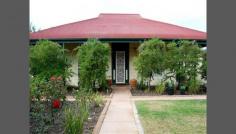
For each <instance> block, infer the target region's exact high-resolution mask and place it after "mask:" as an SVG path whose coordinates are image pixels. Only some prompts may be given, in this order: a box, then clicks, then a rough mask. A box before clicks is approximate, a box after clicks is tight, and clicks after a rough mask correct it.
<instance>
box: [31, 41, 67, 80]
mask: <svg viewBox="0 0 236 134" xmlns="http://www.w3.org/2000/svg"><path fill="white" fill-rule="evenodd" d="M64 53H65V50H64V49H63V48H62V47H61V46H60V45H59V44H57V43H55V42H52V41H48V40H40V41H38V42H37V43H36V45H35V46H30V57H29V58H30V59H29V60H30V74H31V75H33V76H36V75H37V77H40V78H41V79H44V80H47V81H48V80H49V78H50V77H51V76H62V77H63V79H65V78H69V77H70V75H71V72H70V70H69V67H70V63H69V61H68V59H67V58H66V56H65V54H64Z"/></svg>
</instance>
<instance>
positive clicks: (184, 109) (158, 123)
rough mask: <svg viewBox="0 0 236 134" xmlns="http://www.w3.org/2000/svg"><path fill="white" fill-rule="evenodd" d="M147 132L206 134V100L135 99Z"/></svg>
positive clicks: (157, 133) (149, 133)
mask: <svg viewBox="0 0 236 134" xmlns="http://www.w3.org/2000/svg"><path fill="white" fill-rule="evenodd" d="M136 107H137V110H138V114H139V118H140V120H141V124H142V126H143V128H144V132H145V133H147V134H206V100H168V101H167V100H166V101H137V102H136Z"/></svg>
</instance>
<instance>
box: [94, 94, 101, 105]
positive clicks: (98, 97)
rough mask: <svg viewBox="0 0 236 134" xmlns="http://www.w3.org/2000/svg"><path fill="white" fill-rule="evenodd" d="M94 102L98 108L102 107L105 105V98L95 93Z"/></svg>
mask: <svg viewBox="0 0 236 134" xmlns="http://www.w3.org/2000/svg"><path fill="white" fill-rule="evenodd" d="M93 102H94V105H95V106H96V107H100V106H101V105H102V104H103V97H102V95H100V94H98V93H95V94H94V95H93Z"/></svg>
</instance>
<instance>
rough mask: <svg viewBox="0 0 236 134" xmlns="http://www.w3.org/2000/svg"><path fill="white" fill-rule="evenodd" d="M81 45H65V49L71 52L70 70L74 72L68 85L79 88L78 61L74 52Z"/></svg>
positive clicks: (68, 55) (68, 54)
mask: <svg viewBox="0 0 236 134" xmlns="http://www.w3.org/2000/svg"><path fill="white" fill-rule="evenodd" d="M78 45H79V44H64V48H65V49H67V50H69V53H67V57H68V59H69V60H70V61H71V67H70V68H69V69H70V70H71V71H72V73H73V74H72V76H71V77H70V79H67V81H66V83H67V84H68V85H70V86H78V81H79V77H78V59H77V58H76V53H75V51H73V50H74V49H75V48H76V47H77V46H78Z"/></svg>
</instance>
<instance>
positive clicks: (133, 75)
mask: <svg viewBox="0 0 236 134" xmlns="http://www.w3.org/2000/svg"><path fill="white" fill-rule="evenodd" d="M139 45H140V44H139V43H130V44H129V79H130V80H131V79H138V78H137V77H138V75H137V71H136V70H135V67H134V57H136V56H137V55H138V50H137V49H138V47H139Z"/></svg>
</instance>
